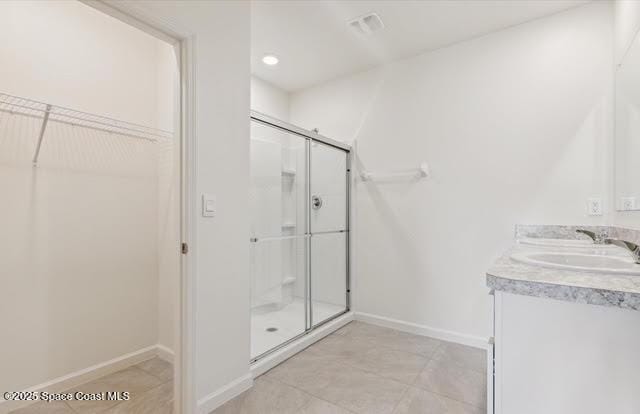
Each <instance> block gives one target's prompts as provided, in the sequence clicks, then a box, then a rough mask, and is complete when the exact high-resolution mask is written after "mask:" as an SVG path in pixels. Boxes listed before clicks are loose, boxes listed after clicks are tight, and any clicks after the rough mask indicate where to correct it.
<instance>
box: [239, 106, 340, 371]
mask: <svg viewBox="0 0 640 414" xmlns="http://www.w3.org/2000/svg"><path fill="white" fill-rule="evenodd" d="M249 120H250V121H256V122H258V123H259V124H262V125H266V126H270V127H273V128H276V129H280V130H282V131H284V132H287V133H291V134H295V135H299V136H301V137H303V138H305V139H306V140H307V144H306V145H305V151H306V152H307V157H310V156H311V149H310V147H309V142H313V141H316V142H319V143H321V144H325V145H328V146H331V147H334V148H337V149H339V150H342V151H344V152H345V153H346V156H347V160H346V161H347V164H346V171H345V176H346V181H347V182H346V192H347V194H346V197H345V198H346V204H347V205H346V221H345V223H346V231H345V232H344V234H345V250H346V252H345V254H346V264H345V267H346V268H345V278H346V280H345V282H346V292H345V295H346V300H345V309H344V311H342V312H340V313H337V314H335V315H333V316H331V317H330V318H327V319H325V320H323V321H320V322H319V323H317V324H313V323H312V322H313V321H312V320H310V319H311V312H310V311H309V310H308V309H307V308H308V307H309V303H307V302H311V301H310V297H311V286H310V284H311V280H310V279H311V278H310V276H309V273H308V272H309V267H310V266H311V263H310V262H311V257H310V248H311V246H310V239H309V238H307V239H306V242H305V243H306V246H307V247H306V248H305V251H306V254H305V256H306V261H307V264H306V272H307V276H309V277H308V278H307V279H308V280H307V282H306V286H305V331H304V332H302V333H300V334H298V335H296V336H294V337H293V338H291V339H289V340H287V341H284V342H282V343H280V344H279V345H277V346H275V347H273V348H271V349H269V350H268V351H266V352H264V353H262V354H260V355H257V356H256V357H251V358H250V363H251V364H254V363H256V362H258V361H261V360H262V359H264V358H265V357H267V356H269V355H271V354H273V353H274V352H276V351H279V350H281V349H282V348H284V347H286V346H288V345H290V344H291V343H293V342H295V341H297V340H298V339H300V338H303V337H304V336H306V335H308V334H310V333H312V332H314V331H315V330H316V329H318V328H320V327H321V326H323V325H326V324H327V323H330V322H332V321H334V320H335V319H337V318H339V317H341V316H343V315H345V314H347V313H349V312H350V311H351V266H352V261H351V251H352V248H351V222H352V221H351V205H352V200H351V188H352V187H351V177H352V175H351V173H352V158H353V150H352V147H351V145H349V144H345V143H343V142H340V141H336V140H334V139H331V138H329V137H326V136H324V135H320V134H319V133H318V132H316V131H309V130H307V129H304V128H301V127H299V126H297V125H293V124H290V123H288V122H285V121H282V120H280V119H277V118H274V117H272V116H269V115H266V114H264V113H261V112H258V111H253V110H252V111H251V112H250V116H249ZM306 167H307V178H306V179H309V174H310V167H311V165H310V162H309V158H307V162H306ZM307 190H309V185H307ZM305 198H306V200H307V204H308V200H309V198H310V193H309V192H308V191H307V194H306V196H305ZM306 209H307V213H309V210H310V208H309V206H308V205H307V207H306ZM307 221H308V220H307ZM305 231H306V232H310V229H309V228H307V229H306V230H305ZM256 241H257V239H256ZM308 319H309V320H308Z"/></svg>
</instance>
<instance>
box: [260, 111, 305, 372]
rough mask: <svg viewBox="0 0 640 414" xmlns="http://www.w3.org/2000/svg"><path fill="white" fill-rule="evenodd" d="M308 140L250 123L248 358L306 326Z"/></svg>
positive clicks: (289, 337) (263, 351)
mask: <svg viewBox="0 0 640 414" xmlns="http://www.w3.org/2000/svg"><path fill="white" fill-rule="evenodd" d="M307 147H308V140H307V139H306V138H304V137H301V136H299V135H297V134H293V133H289V132H286V131H284V130H282V129H278V128H274V127H272V126H269V125H265V124H262V123H260V122H257V121H252V122H251V141H250V153H251V164H250V167H251V174H250V178H251V181H250V189H249V200H250V213H251V222H250V226H251V233H250V246H251V248H250V250H251V264H250V267H251V358H252V359H254V358H256V357H258V356H260V355H262V354H264V353H265V352H267V351H269V350H271V349H273V348H275V347H277V346H279V345H281V344H282V343H285V342H287V341H289V340H291V339H293V338H295V337H296V336H298V335H300V334H302V333H304V332H305V331H306V330H307V328H308V326H307V324H308V321H307V318H306V314H307V312H308V309H307V308H308V301H307V297H306V292H307V289H308V286H307V277H306V274H307V267H308V253H307V252H308V238H309V235H308V231H307V227H308V215H307V210H308V208H307V192H308V191H307V190H308V188H307V186H308V179H307V170H308V169H307V152H308V149H307Z"/></svg>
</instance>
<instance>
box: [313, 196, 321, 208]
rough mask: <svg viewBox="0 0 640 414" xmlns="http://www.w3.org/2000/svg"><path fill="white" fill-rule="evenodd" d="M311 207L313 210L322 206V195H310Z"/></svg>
mask: <svg viewBox="0 0 640 414" xmlns="http://www.w3.org/2000/svg"><path fill="white" fill-rule="evenodd" d="M311 207H313V209H314V210H319V209H320V208H321V207H322V197H320V196H317V195H314V196H312V197H311Z"/></svg>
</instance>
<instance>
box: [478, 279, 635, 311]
mask: <svg viewBox="0 0 640 414" xmlns="http://www.w3.org/2000/svg"><path fill="white" fill-rule="evenodd" d="M486 278H487V286H488V287H489V288H491V289H494V290H497V291H501V292H506V293H513V294H516V295H525V296H533V297H538V298H548V299H556V300H563V301H566V302H575V303H584V304H589V305H600V306H612V307H617V308H622V309H630V310H640V293H634V292H624V291H618V290H613V289H609V288H594V287H584V286H572V285H565V284H560V283H551V282H541V281H537V280H521V279H511V278H509V277H505V276H500V275H494V274H491V273H490V272H487V274H486Z"/></svg>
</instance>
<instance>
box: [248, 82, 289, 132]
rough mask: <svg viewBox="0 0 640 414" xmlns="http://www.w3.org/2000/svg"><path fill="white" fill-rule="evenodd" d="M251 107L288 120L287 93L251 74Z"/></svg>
mask: <svg viewBox="0 0 640 414" xmlns="http://www.w3.org/2000/svg"><path fill="white" fill-rule="evenodd" d="M251 109H252V110H254V111H258V112H261V113H263V114H265V115H269V116H272V117H274V118H277V119H280V120H282V121H288V120H289V93H287V92H285V91H284V90H282V89H280V88H278V87H277V86H274V85H272V84H270V83H269V82H267V81H264V80H262V79H260V78H258V77H255V76H251Z"/></svg>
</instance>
